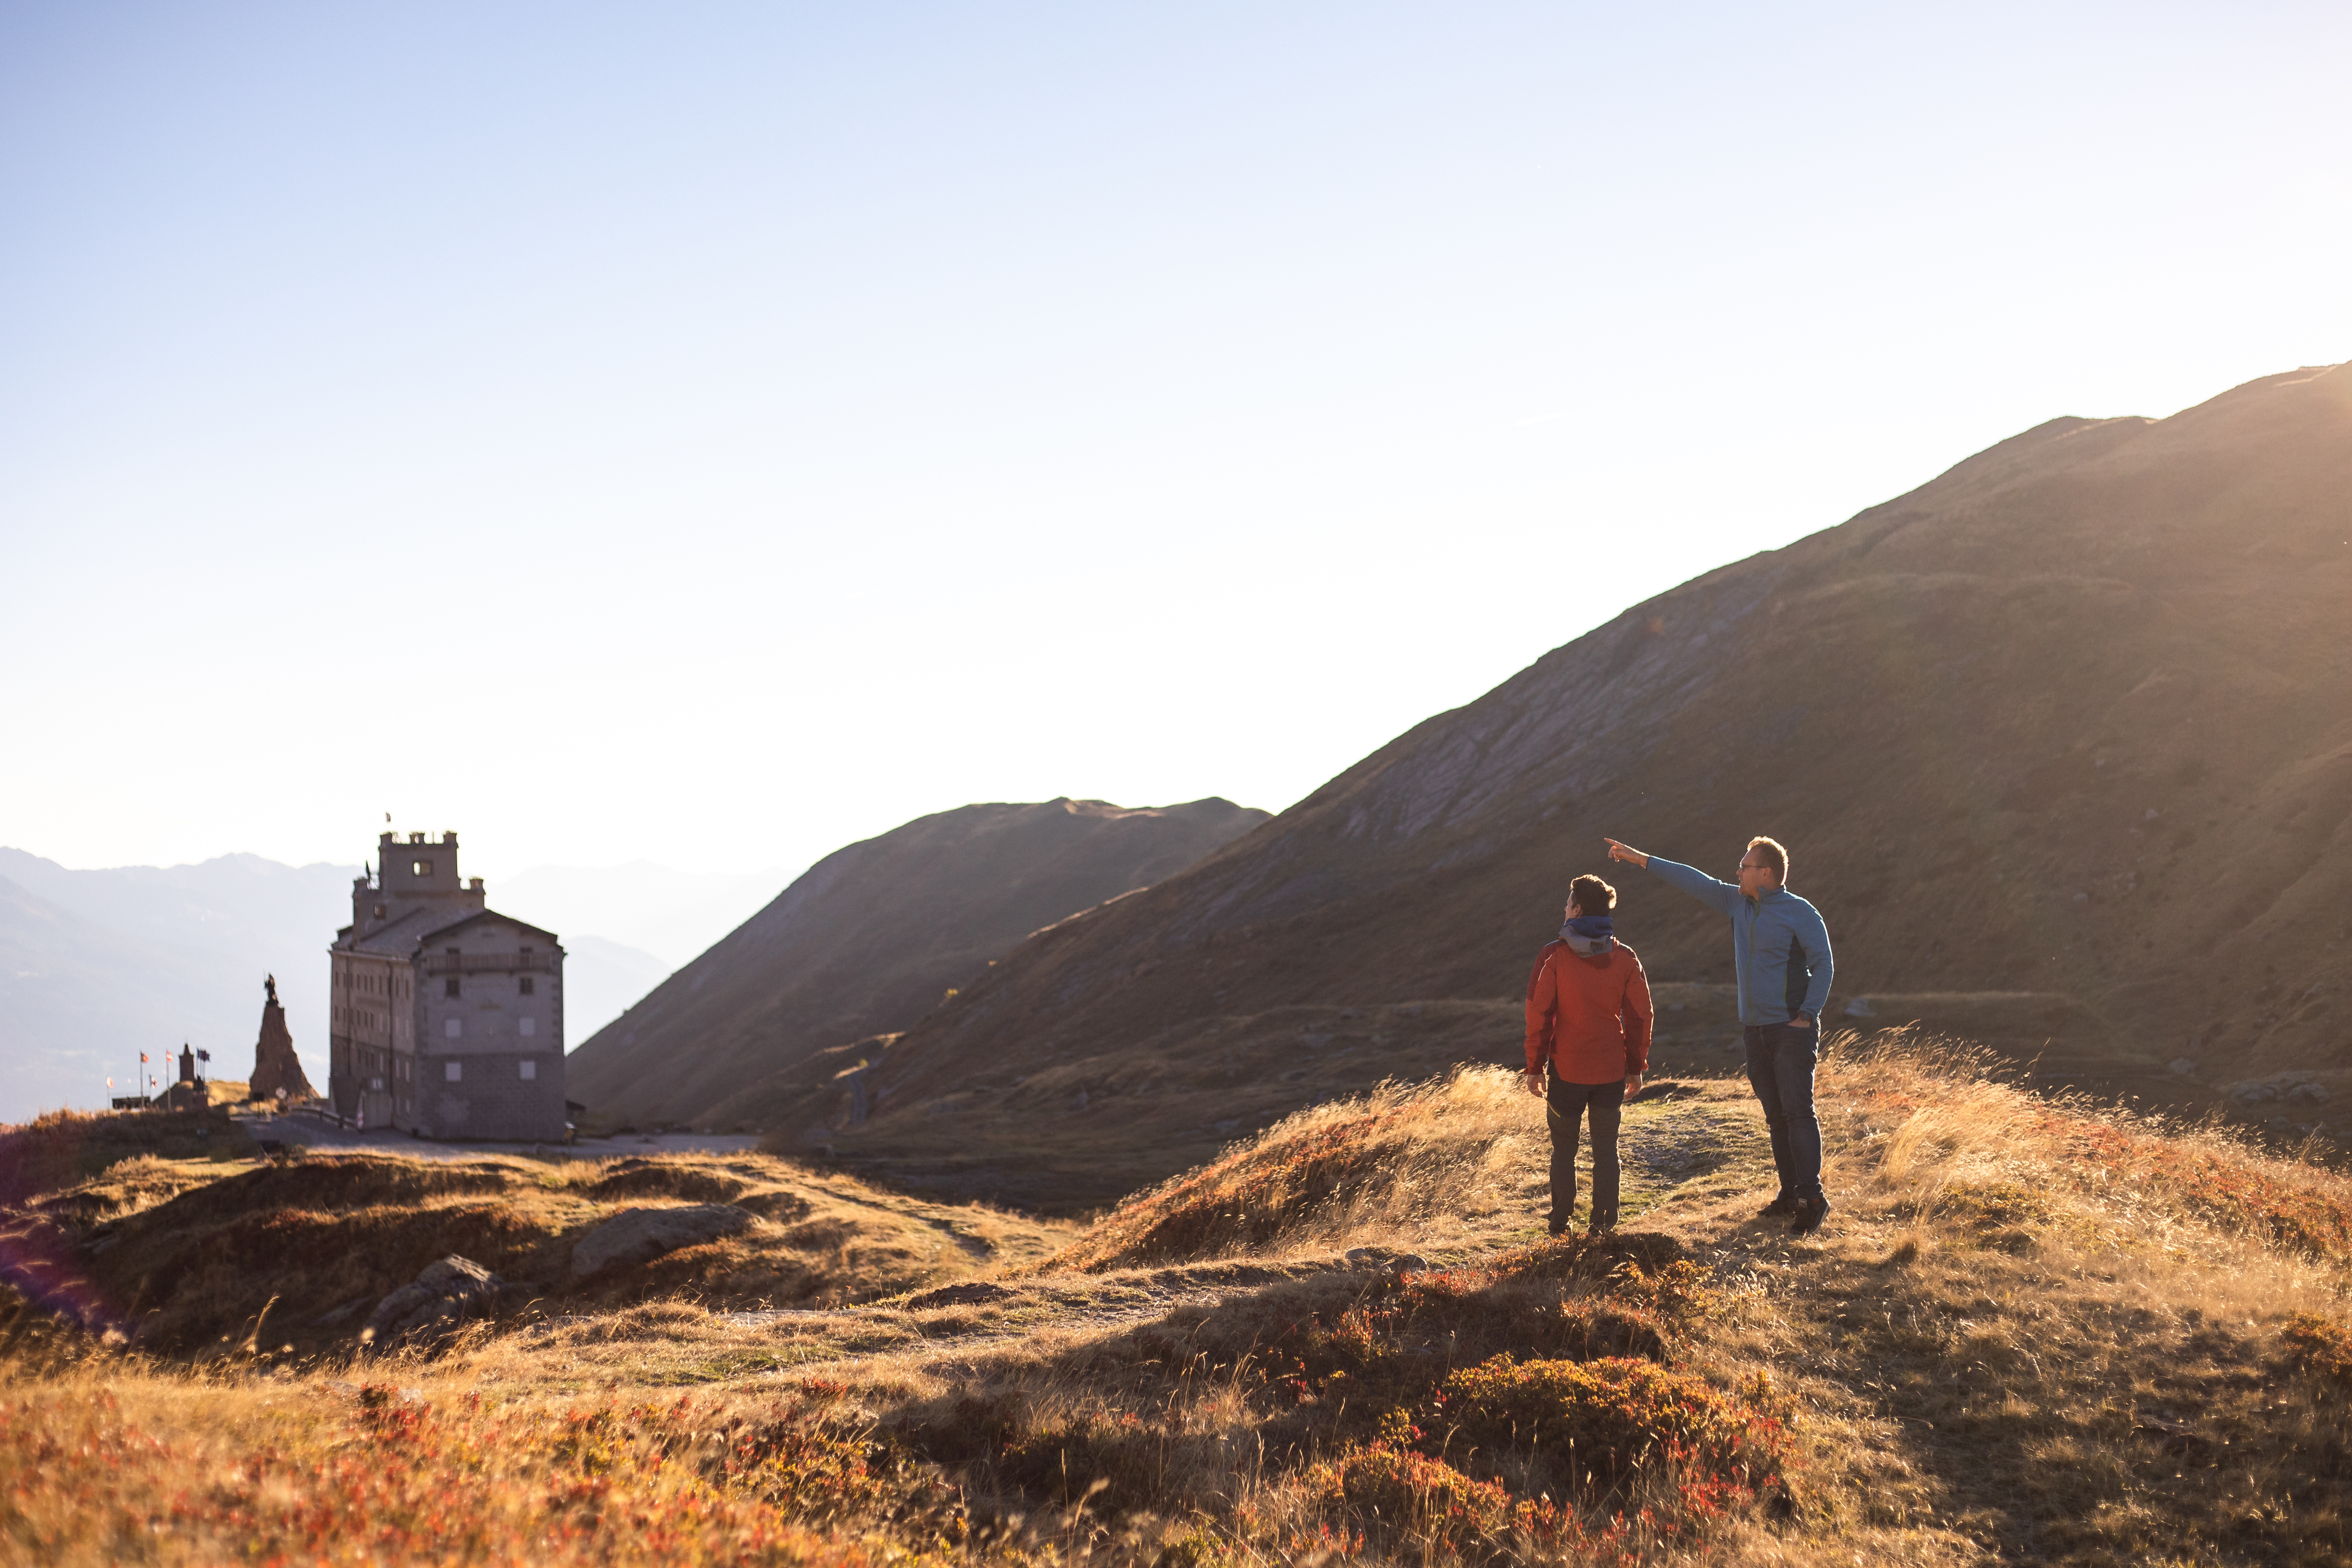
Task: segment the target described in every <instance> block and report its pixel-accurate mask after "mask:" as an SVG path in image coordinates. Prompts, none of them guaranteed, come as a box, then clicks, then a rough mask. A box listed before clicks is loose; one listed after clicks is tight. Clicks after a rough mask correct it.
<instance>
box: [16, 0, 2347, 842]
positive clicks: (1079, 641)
mask: <svg viewBox="0 0 2352 1568" xmlns="http://www.w3.org/2000/svg"><path fill="white" fill-rule="evenodd" d="M2347 79H2352V7H2346V6H2343V5H2334V4H2329V5H2260V4H2254V5H2233V6H2227V7H2224V6H2218V5H2203V6H2197V7H2189V6H2168V5H2151V4H2145V3H2141V4H2132V5H2063V4H2058V5H2053V4H2036V5H2007V6H2004V5H1983V4H1974V5H1965V6H1963V5H1951V6H1944V7H1937V6H1926V5H1920V6H1886V5H1853V6H1827V5H1811V6H1803V5H1800V6H1785V7H1756V6H1752V5H1738V6H1733V5H1720V6H1693V5H1685V6H1672V5H1668V6H1650V7H1629V6H1624V5H1607V6H1603V5H1587V6H1578V5H1526V6H1515V5H1475V4H1474V5H1445V6H1433V5H1417V6H1386V5H1369V4H1362V3H1350V4H1347V5H1290V6H1278V7H1277V6H1266V5H1216V4H1195V5H1183V6H1165V7H1159V8H1153V9H1147V8H1143V7H1134V6H1107V5H1069V6H1051V5H890V4H877V5H831V6H822V7H820V6H794V5H718V4H709V5H692V4H689V5H668V6H627V7H623V6H598V5H582V4H576V3H572V4H564V5H496V4H492V5H481V4H468V5H432V4H412V5H402V6H397V7H394V6H377V7H364V6H320V5H237V4H233V3H224V4H214V5H201V6H191V5H161V4H148V5H139V4H123V5H103V6H100V5H77V4H70V3H67V0H57V3H51V4H42V3H17V4H11V5H5V7H0V842H5V843H9V844H14V845H16V846H18V847H21V848H24V849H27V850H30V851H33V852H36V853H39V854H43V855H47V856H49V857H51V858H53V859H56V860H58V861H61V862H65V863H67V864H68V865H81V866H89V865H110V864H120V863H128V862H178V861H187V860H195V859H201V858H205V857H208V856H211V855H215V854H218V853H222V852H227V851H231V850H248V851H253V852H258V853H262V854H266V855H269V856H272V857H274V858H277V859H279V860H285V861H292V862H304V861H311V860H336V861H346V862H348V861H353V860H357V859H359V858H361V857H362V855H365V854H367V853H368V852H370V851H371V850H372V848H373V835H374V832H375V831H376V830H377V829H378V828H380V827H381V826H382V825H383V813H384V812H385V811H387V810H389V811H391V812H393V813H394V817H395V819H396V824H397V825H398V826H400V827H402V828H404V829H405V828H423V829H429V830H437V829H439V828H441V827H444V826H452V827H457V828H458V829H460V830H461V831H463V833H464V836H465V841H466V843H467V858H468V865H467V869H468V871H471V872H479V873H484V874H487V875H490V876H493V877H496V876H498V875H499V874H501V873H509V872H512V871H516V870H520V869H521V868H523V867H525V866H529V865H533V864H537V863H541V862H570V863H590V864H593V863H603V862H617V861H622V860H627V859H631V858H635V857H637V856H644V857H646V858H650V859H653V860H656V861H660V862H667V863H669V864H673V865H677V866H682V867H687V868H690V869H696V870H708V871H719V870H739V869H746V868H751V867H763V866H782V867H787V868H795V869H796V868H797V867H799V866H801V865H803V864H805V863H806V862H809V861H811V860H813V859H814V858H815V857H816V856H818V855H820V854H822V853H824V852H826V851H829V850H831V849H833V848H835V847H836V846H837V845H839V844H841V843H844V842H845V841H850V840H852V839H856V838H861V837H865V836H867V835H870V834H872V833H876V832H878V831H884V830H886V829H887V828H889V827H891V826H893V825H895V824H896V823H898V822H900V821H905V820H906V819H908V818H909V817H913V816H916V815H919V814H920V813H922V812H926V811H931V810H940V809H943V808H946V807H950V806H954V805H958V804H961V803H963V802H966V801H971V800H1037V799H1045V798H1050V797H1052V796H1055V795H1064V794H1067V795H1087V796H1101V797H1105V798H1108V799H1109V800H1117V801H1120V802H1123V803H1128V804H1157V803H1163V802H1168V801H1173V800H1189V799H1192V798H1195V797H1198V796H1202V795H1209V794H1222V795H1225V796H1228V797H1230V798H1232V799H1234V800H1241V801H1245V802H1247V803H1250V804H1253V805H1259V806H1265V807H1268V808H1274V809H1279V808H1281V807H1283V806H1286V805H1287V804H1289V803H1290V802H1292V801H1294V800H1297V799H1298V798H1299V797H1300V796H1302V795H1304V794H1305V793H1307V791H1308V790H1310V789H1313V788H1314V787H1315V786H1316V785H1317V784H1318V783H1319V782H1321V781H1322V780H1323V779H1326V778H1328V777H1329V776H1330V775H1331V774H1333V773H1335V772H1337V771H1338V770H1339V769H1340V768H1344V767H1346V766H1347V765H1348V764H1349V763H1350V762H1352V761H1354V760H1355V759H1356V758H1359V757H1360V756H1362V755H1364V754H1365V753H1366V752H1369V751H1370V750H1371V749H1373V748H1374V747H1378V746H1380V745H1381V744H1382V743H1383V742H1385V741H1387V740H1388V739H1390V738H1391V737H1393V736H1395V735H1396V734H1398V733H1399V732H1401V731H1402V730H1404V729H1406V728H1408V727H1411V726H1412V724H1414V723H1416V722H1417V721H1419V720H1420V719H1422V718H1423V717H1426V716H1428V715H1430V714H1432V713H1433V712H1436V711H1438V710H1441V709H1444V708H1447V707H1451V706H1456V705H1459V704H1461V703H1464V702H1466V701H1469V700H1470V699H1472V698H1474V697H1475V696H1476V695H1478V694H1479V693H1481V692H1482V691H1485V690H1486V689H1487V688H1488V687H1490V686H1492V685H1495V684H1496V682H1498V681H1500V680H1502V679H1504V678H1506V677H1507V676H1508V675H1509V674H1511V673H1512V672H1514V671H1515V670H1517V669H1519V668H1521V667H1522V666H1524V665H1525V664H1528V662H1529V661H1531V660H1532V659H1534V658H1535V657H1536V656H1538V654H1540V653H1543V652H1544V651H1545V650H1546V649H1549V648H1550V647H1553V646H1555V645H1557V644H1559V643H1563V642H1566V641H1568V640H1570V638H1572V637H1574V636H1576V635H1577V634H1578V633H1580V632H1583V631H1585V630H1587V629H1589V628H1590V627H1591V626H1593V625H1595V624H1597V623H1598V622H1601V621H1603V620H1605V619H1607V618H1608V617H1609V616H1611V615H1612V614H1613V613H1614V612H1617V611H1618V610H1620V609H1622V608H1623V607H1624V606H1626V605H1627V604H1630V603H1633V602H1634V601H1638V600H1640V599H1642V598H1644V597H1646V596H1648V595H1649V594H1651V593H1654V592H1656V591H1660V590H1662V589H1664V588H1667V587H1670V586H1672V585H1673V584H1674V583H1675V582H1678V581H1680V580H1683V579H1685V578H1687V577H1689V576H1691V575H1693V574H1694V573H1696V572H1698V571H1701V570H1706V569H1707V568H1709V567H1712V566H1715V565H1717V564H1719V563H1721V562H1723V561H1726V560H1729V559H1737V558H1738V557H1741V556H1745V555H1748V554H1749V553H1751V552H1753V551H1755V550H1758V549H1767V548H1769V547H1772V546H1776V545H1779V544H1782V543H1785V542H1787V541H1788V540H1790V539H1791V538H1796V537H1798V536H1800V535H1801V534H1804V533H1807V532H1810V531H1811V530H1813V529H1815V528H1822V527H1825V526H1828V525H1830V524H1832V523H1835V522H1838V521H1840V520H1841V519H1843V518H1844V517H1847V516H1849V515H1851V514H1852V513H1853V512H1854V511H1856V510H1858V509H1859V508H1861V507H1864V506H1868V505H1870V504H1872V503H1874V502H1876V501H1880V500H1883V499H1885V498H1886V497H1890V496H1893V495H1895V494H1898V493H1900V492H1901V491H1904V490H1906V489H1908V488H1910V487H1911V486H1915V485H1916V484H1919V483H1921V482H1922V481H1924V480H1926V479H1927V478H1928V477H1930V476H1933V475H1934V474H1935V473H1937V471H1938V470H1940V469H1942V468H1944V467H1946V466H1948V465H1950V464H1952V463H1953V462H1956V461H1958V459H1959V458H1961V457H1964V456H1966V455H1968V454H1969V453H1970V452H1972V451H1975V450H1978V449H1979V448H1981V447H1983V446H1985V445H1987V444H1990V443H1992V442H1994V441H1997V440H1999V439H2000V438H2001V437H2003V436H2006V435H2009V434H2013V433H2014V432H2016V431H2018V430H2021V429H2023V428H2025V427H2027V426H2029V425H2032V424H2034V423H2039V422H2040V421H2042V420H2043V419H2047V418H2050V417H2052V416H2053V415H2057V414H2090V415H2105V414H2118V413H2151V414H2163V413H2171V412H2173V411H2175V410H2177V409H2179V408H2180V407H2182V406H2185V405H2187V404H2189V403H2191V402H2199V401H2201V400H2202V399H2204V398H2206V397H2209V396H2211V395H2213V394H2215V393H2217V392H2221V391H2222V390H2224V389H2225V388H2227V387H2229V386H2231V385H2233V384H2235V383H2237V382H2243V381H2246V380H2249V379H2252V378H2253V377H2256V376H2260V375H2266V374H2270V373H2273V372H2275V371H2284V370H2287V369H2291V368H2293V367H2294V366H2296V365H2298V364H2309V363H2321V362H2328V361H2336V360H2341V359H2344V358H2346V357H2347V356H2352V287H2347V281H2346V279H2347V256H2352V134H2347V121H2346V117H2345V114H2344V110H2343V104H2344V99H2345V95H2346V86H2345V84H2346V82H2347Z"/></svg>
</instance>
